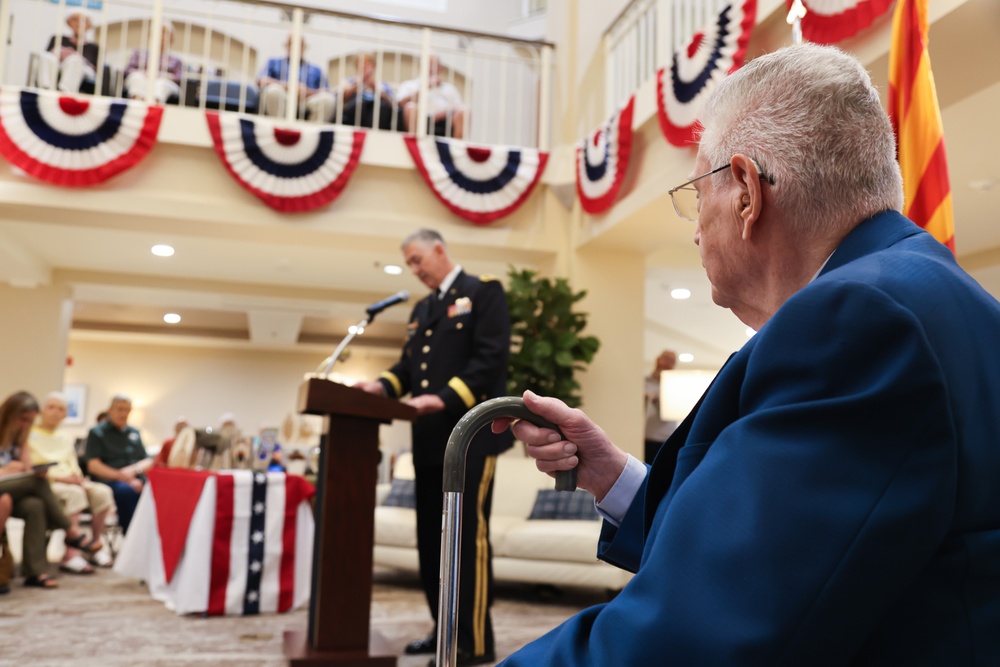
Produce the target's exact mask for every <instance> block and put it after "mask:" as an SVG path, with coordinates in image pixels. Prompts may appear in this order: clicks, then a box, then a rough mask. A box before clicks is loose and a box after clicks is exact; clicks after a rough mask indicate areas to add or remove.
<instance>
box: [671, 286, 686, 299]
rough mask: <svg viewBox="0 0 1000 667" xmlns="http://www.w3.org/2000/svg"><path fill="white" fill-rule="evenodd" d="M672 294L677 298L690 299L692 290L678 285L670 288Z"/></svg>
mask: <svg viewBox="0 0 1000 667" xmlns="http://www.w3.org/2000/svg"><path fill="white" fill-rule="evenodd" d="M670 296H672V297H673V298H675V299H690V298H691V290H689V289H685V288H683V287H677V288H675V289H672V290H670Z"/></svg>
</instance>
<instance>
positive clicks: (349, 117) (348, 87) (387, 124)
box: [337, 53, 403, 130]
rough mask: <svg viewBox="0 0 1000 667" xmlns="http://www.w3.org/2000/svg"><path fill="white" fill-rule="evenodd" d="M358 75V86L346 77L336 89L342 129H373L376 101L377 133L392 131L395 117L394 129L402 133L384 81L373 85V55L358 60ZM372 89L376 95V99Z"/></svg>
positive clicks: (394, 103) (389, 87)
mask: <svg viewBox="0 0 1000 667" xmlns="http://www.w3.org/2000/svg"><path fill="white" fill-rule="evenodd" d="M358 72H359V73H360V74H361V81H360V82H359V81H358V79H357V77H353V76H349V77H347V78H346V79H344V80H343V82H341V84H340V86H338V89H337V94H338V95H339V96H340V99H341V100H342V104H343V110H342V111H341V114H340V122H341V123H342V124H343V125H359V126H361V127H374V126H375V109H376V106H375V102H376V100H377V101H378V127H379V129H380V130H391V129H393V118H394V117H395V120H396V122H395V129H399V130H402V129H403V126H402V118H401V117H400V114H399V107H397V106H396V98H395V96H394V95H393V94H392V86H390V85H389V84H388V83H386V82H385V81H375V54H374V53H362V54H360V55H359V56H358ZM376 88H377V89H378V91H379V92H378V94H377V95H376V93H375V90H376ZM359 89H360V90H359Z"/></svg>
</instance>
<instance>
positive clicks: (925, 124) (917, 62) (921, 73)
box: [889, 0, 955, 252]
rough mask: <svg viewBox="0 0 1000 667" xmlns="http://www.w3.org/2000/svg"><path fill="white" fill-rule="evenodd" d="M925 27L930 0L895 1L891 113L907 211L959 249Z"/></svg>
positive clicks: (913, 218)
mask: <svg viewBox="0 0 1000 667" xmlns="http://www.w3.org/2000/svg"><path fill="white" fill-rule="evenodd" d="M927 28H928V20H927V0H899V2H897V3H896V10H895V14H894V15H893V20H892V49H891V50H890V52H889V116H890V118H891V119H892V125H893V129H894V130H895V131H896V140H897V142H898V154H899V165H900V167H901V168H902V171H903V192H904V194H905V198H906V203H905V208H904V211H903V212H904V213H905V214H906V216H907V217H908V218H910V219H911V220H913V221H914V222H915V223H917V224H918V225H920V226H921V227H923V228H924V229H926V230H927V231H928V232H930V233H931V234H933V235H934V237H935V238H936V239H937V240H939V241H941V243H943V244H945V245H946V246H948V247H949V248H951V251H952V252H955V223H954V215H953V213H952V202H951V184H950V182H949V180H948V162H947V159H946V158H945V150H944V128H943V125H942V124H941V109H940V107H939V106H938V99H937V91H936V90H935V88H934V76H933V74H932V73H931V61H930V56H929V54H928V52H927Z"/></svg>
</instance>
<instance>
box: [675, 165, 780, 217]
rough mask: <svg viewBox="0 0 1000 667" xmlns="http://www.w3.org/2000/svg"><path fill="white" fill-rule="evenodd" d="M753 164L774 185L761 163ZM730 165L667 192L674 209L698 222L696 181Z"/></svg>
mask: <svg viewBox="0 0 1000 667" xmlns="http://www.w3.org/2000/svg"><path fill="white" fill-rule="evenodd" d="M753 166H754V167H756V168H757V175H758V176H759V177H760V178H763V179H764V180H765V181H767V182H768V183H770V184H771V185H774V179H773V178H771V177H770V176H765V175H764V172H763V171H762V170H761V168H760V165H758V164H757V162H756V161H753ZM728 167H729V165H728V164H724V165H722V166H721V167H719V168H718V169H713V170H712V171H710V172H708V173H705V174H702V175H701V176H695V177H694V178H692V179H691V180H690V181H686V182H684V183H681V184H680V185H678V186H677V187H676V188H674V189H673V190H670V191H669V192H668V193H667V194H669V195H670V201H671V203H672V204H673V205H674V210H675V211H676V212H677V215H679V216H680V217H682V218H684V219H685V220H688V221H690V222H698V189H697V188H695V187H694V183H695V181H700V180H701V179H703V178H705V177H707V176H711V175H712V174H717V173H719V172H720V171H722V170H723V169H726V168H728Z"/></svg>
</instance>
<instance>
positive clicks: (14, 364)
mask: <svg viewBox="0 0 1000 667" xmlns="http://www.w3.org/2000/svg"><path fill="white" fill-rule="evenodd" d="M0 303H2V304H3V323H2V324H0V400H3V398H6V397H7V396H8V395H10V394H11V393H12V392H15V391H18V390H22V389H23V390H25V391H29V392H31V393H32V394H34V395H35V397H36V398H38V399H39V400H41V399H42V398H43V397H44V396H45V394H47V393H48V392H50V391H58V390H60V389H62V386H63V373H64V371H65V369H66V346H67V343H68V339H69V329H70V324H71V323H72V319H73V301H72V298H71V293H70V289H69V287H68V286H66V285H61V284H59V285H45V286H40V287H11V286H9V285H0Z"/></svg>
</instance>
